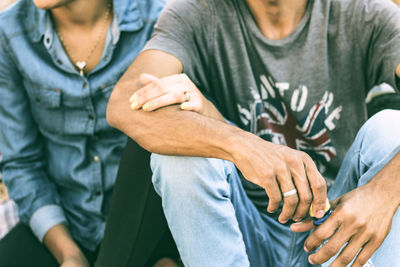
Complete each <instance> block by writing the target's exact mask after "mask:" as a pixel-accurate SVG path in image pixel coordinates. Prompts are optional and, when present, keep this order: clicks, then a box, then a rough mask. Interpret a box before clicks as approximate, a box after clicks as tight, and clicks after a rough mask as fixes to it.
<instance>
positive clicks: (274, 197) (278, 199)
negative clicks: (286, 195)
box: [270, 194, 282, 204]
mask: <svg viewBox="0 0 400 267" xmlns="http://www.w3.org/2000/svg"><path fill="white" fill-rule="evenodd" d="M270 201H271V202H272V203H274V204H276V203H278V204H279V203H281V201H282V197H280V196H279V195H278V194H273V195H272V196H270Z"/></svg>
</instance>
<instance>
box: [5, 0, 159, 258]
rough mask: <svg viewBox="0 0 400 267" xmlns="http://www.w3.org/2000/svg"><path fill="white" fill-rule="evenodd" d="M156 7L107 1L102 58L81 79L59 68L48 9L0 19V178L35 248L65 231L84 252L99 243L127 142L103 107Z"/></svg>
mask: <svg viewBox="0 0 400 267" xmlns="http://www.w3.org/2000/svg"><path fill="white" fill-rule="evenodd" d="M164 4H165V0H129V1H128V0H114V11H115V12H114V14H115V16H114V20H113V22H112V24H111V26H110V28H109V30H108V33H107V39H106V45H105V48H104V51H103V55H102V59H101V61H100V63H99V64H98V66H97V67H96V68H95V69H94V70H93V71H91V72H90V73H89V75H87V76H86V77H82V76H80V75H79V73H78V71H77V70H76V69H75V68H74V67H73V65H72V64H71V62H70V61H69V59H68V57H67V55H66V53H65V51H64V49H63V47H62V45H61V43H60V40H59V39H58V37H57V34H56V32H55V30H54V27H53V24H52V21H51V17H50V14H49V12H48V11H44V10H40V9H37V8H36V7H35V6H34V5H33V1H32V0H20V1H19V2H17V3H16V4H14V5H13V6H11V7H10V8H8V9H7V10H6V11H4V12H3V13H1V14H0V125H1V127H0V151H1V152H2V153H3V155H2V158H1V161H0V170H1V171H2V172H3V176H4V182H5V184H6V186H7V187H8V190H9V194H10V196H11V198H13V199H14V200H15V201H16V203H17V204H18V207H19V216H20V219H21V221H22V222H24V223H26V224H29V225H30V226H31V228H32V230H33V232H34V233H35V234H36V236H37V237H38V238H39V240H42V239H43V237H44V235H45V234H46V232H47V231H48V230H49V229H50V228H51V227H53V226H54V225H56V224H59V223H67V224H68V225H69V229H70V231H71V233H72V236H73V237H74V238H75V239H76V240H77V241H78V242H79V243H81V244H82V245H83V246H85V247H86V248H88V249H90V250H94V249H95V248H96V247H97V246H98V245H99V243H100V242H101V240H102V238H103V232H104V228H105V222H106V216H107V212H108V208H109V202H110V198H111V193H112V189H113V186H114V182H115V177H116V173H117V169H118V164H119V160H120V156H121V152H122V149H123V147H124V145H125V143H126V140H127V138H126V136H124V135H123V134H122V133H120V132H119V131H117V130H115V129H112V128H111V127H110V126H109V125H108V124H107V121H106V106H107V101H108V98H109V96H110V94H111V91H112V89H113V87H114V85H115V83H116V82H117V81H118V79H119V78H120V77H121V75H122V74H123V73H124V71H125V70H126V69H127V67H128V66H129V65H130V64H131V63H132V61H133V60H134V58H135V57H136V56H137V55H138V53H139V52H140V51H141V49H142V48H143V46H144V45H145V43H146V41H147V40H148V38H149V37H150V36H151V34H152V31H153V25H154V23H155V22H156V20H157V17H158V14H159V12H160V11H161V9H162V7H163V6H164Z"/></svg>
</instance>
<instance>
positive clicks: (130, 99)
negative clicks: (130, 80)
mask: <svg viewBox="0 0 400 267" xmlns="http://www.w3.org/2000/svg"><path fill="white" fill-rule="evenodd" d="M136 99H137V95H136V94H133V95H132V96H131V98H129V102H131V103H132V102H133V101H135V100H136Z"/></svg>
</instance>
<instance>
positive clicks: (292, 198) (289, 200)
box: [284, 195, 299, 206]
mask: <svg viewBox="0 0 400 267" xmlns="http://www.w3.org/2000/svg"><path fill="white" fill-rule="evenodd" d="M284 201H285V203H286V204H289V205H291V206H295V205H297V203H298V202H299V198H298V197H297V196H296V195H293V196H290V197H286V198H285V200H284Z"/></svg>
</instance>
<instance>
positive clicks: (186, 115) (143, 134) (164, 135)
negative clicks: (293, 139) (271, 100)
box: [107, 50, 326, 223]
mask: <svg viewBox="0 0 400 267" xmlns="http://www.w3.org/2000/svg"><path fill="white" fill-rule="evenodd" d="M181 72H182V64H181V62H180V61H179V60H178V59H177V58H175V57H173V56H171V55H169V54H166V53H164V52H161V51H155V50H151V51H145V52H143V53H141V54H140V55H139V56H138V57H137V59H136V60H135V61H134V63H133V64H132V66H131V67H130V68H129V69H128V71H127V72H126V73H125V74H124V76H123V77H122V78H121V80H120V81H119V82H118V84H117V85H116V86H115V89H114V91H113V93H112V95H111V97H110V101H109V104H108V108H107V119H108V121H109V123H110V125H112V126H113V127H115V128H118V129H120V130H121V131H123V132H124V133H125V134H127V135H128V136H130V137H131V138H132V139H134V140H135V141H136V142H137V143H138V144H139V145H141V146H142V147H144V148H145V149H147V150H148V151H150V152H154V153H159V154H167V155H185V156H200V157H210V158H220V159H226V160H229V161H232V162H233V163H234V164H235V165H236V167H237V168H238V169H239V170H240V171H241V172H242V173H243V175H244V177H245V178H246V179H248V180H249V181H251V182H253V183H255V184H258V185H259V186H261V187H263V188H264V189H265V190H266V192H267V194H268V196H269V200H270V201H269V206H268V211H269V212H274V211H276V210H277V209H278V207H279V205H280V203H281V201H282V192H288V191H290V190H292V189H294V188H296V189H297V191H298V195H293V196H291V197H290V198H289V197H287V198H284V205H283V209H282V213H281V215H280V217H279V220H280V221H281V222H282V223H286V222H287V221H288V220H289V219H291V218H293V219H294V220H296V221H300V220H301V219H302V218H304V217H305V216H306V215H307V214H308V209H309V207H310V204H311V202H313V209H314V211H315V214H316V215H317V217H318V218H320V217H322V216H323V215H324V209H325V201H326V184H325V180H324V179H323V177H322V176H321V175H320V174H319V172H318V170H317V168H316V166H315V164H314V162H313V161H312V159H311V158H310V157H309V156H308V155H307V154H305V153H304V152H301V151H297V150H293V149H291V148H288V147H286V146H281V145H277V144H273V143H270V142H267V141H264V140H262V139H261V138H259V137H258V136H256V135H254V134H251V133H249V132H246V131H243V130H241V129H239V128H237V127H234V126H232V125H229V124H227V123H224V122H221V121H219V120H217V119H213V118H210V117H212V116H210V117H208V116H204V115H201V114H199V113H197V112H191V111H182V110H181V109H180V107H179V105H175V106H168V107H164V108H160V109H158V110H156V111H152V112H147V111H143V109H138V110H131V108H130V106H131V103H130V102H129V99H130V98H131V96H132V94H133V93H134V92H136V91H137V90H139V89H141V88H142V87H143V86H144V84H142V83H141V80H140V76H141V74H142V73H147V74H150V75H153V76H155V77H159V78H162V77H166V76H170V75H174V74H179V73H181ZM292 176H293V177H292Z"/></svg>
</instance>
